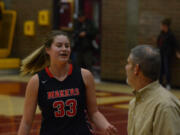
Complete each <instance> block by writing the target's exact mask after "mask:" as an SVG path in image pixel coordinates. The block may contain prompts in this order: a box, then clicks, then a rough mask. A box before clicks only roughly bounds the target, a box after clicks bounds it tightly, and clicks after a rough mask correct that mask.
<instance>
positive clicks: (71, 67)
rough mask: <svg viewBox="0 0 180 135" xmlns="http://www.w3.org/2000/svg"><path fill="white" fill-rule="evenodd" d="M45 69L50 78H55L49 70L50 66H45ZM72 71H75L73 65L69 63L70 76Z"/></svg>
mask: <svg viewBox="0 0 180 135" xmlns="http://www.w3.org/2000/svg"><path fill="white" fill-rule="evenodd" d="M45 71H46V73H47V75H48V76H49V77H50V78H54V76H53V74H52V73H51V71H50V70H49V68H48V67H46V68H45ZM72 71H73V65H72V64H69V71H68V76H70V75H71V74H72Z"/></svg>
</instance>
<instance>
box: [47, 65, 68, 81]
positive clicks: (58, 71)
mask: <svg viewBox="0 0 180 135" xmlns="http://www.w3.org/2000/svg"><path fill="white" fill-rule="evenodd" d="M49 70H50V72H51V73H52V74H53V76H54V77H56V78H64V77H66V76H67V74H68V71H69V64H68V63H64V64H58V65H50V67H49Z"/></svg>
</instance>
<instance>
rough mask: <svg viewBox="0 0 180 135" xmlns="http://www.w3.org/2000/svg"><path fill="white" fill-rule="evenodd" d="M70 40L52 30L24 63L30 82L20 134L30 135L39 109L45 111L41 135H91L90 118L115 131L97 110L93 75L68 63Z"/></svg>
mask: <svg viewBox="0 0 180 135" xmlns="http://www.w3.org/2000/svg"><path fill="white" fill-rule="evenodd" d="M70 53H71V47H70V40H69V38H68V36H67V35H66V33H64V32H61V31H53V32H52V33H51V34H50V36H49V37H48V38H47V40H46V42H45V44H44V45H43V46H41V47H40V48H39V49H37V50H36V51H35V52H33V53H32V54H31V55H30V56H28V57H27V58H26V59H25V60H23V64H22V67H21V71H22V73H23V74H29V73H30V74H34V75H33V76H32V78H31V79H30V80H29V82H28V85H27V89H26V97H25V104H24V114H23V117H22V121H21V124H20V127H19V131H18V135H28V134H29V132H30V129H31V125H32V122H33V118H34V115H35V111H36V107H37V105H39V108H40V110H41V111H42V123H41V129H40V135H92V133H91V131H90V128H89V125H88V122H87V118H86V110H87V114H88V116H89V119H90V120H91V121H92V123H94V124H95V125H96V126H97V127H98V128H99V129H100V130H102V131H103V132H104V133H105V134H106V135H115V134H116V133H117V130H116V128H115V127H114V126H113V125H111V124H110V123H109V122H108V121H107V120H106V118H105V117H104V116H103V115H102V114H101V113H100V112H99V111H98V108H97V103H96V95H95V85H94V79H93V76H92V74H91V73H90V72H89V71H88V70H86V69H82V68H78V67H76V66H73V65H72V64H70V63H69V57H70Z"/></svg>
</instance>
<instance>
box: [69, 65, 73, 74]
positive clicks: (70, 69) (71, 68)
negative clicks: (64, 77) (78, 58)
mask: <svg viewBox="0 0 180 135" xmlns="http://www.w3.org/2000/svg"><path fill="white" fill-rule="evenodd" d="M72 71H73V65H72V64H70V65H69V72H68V75H71V74H72Z"/></svg>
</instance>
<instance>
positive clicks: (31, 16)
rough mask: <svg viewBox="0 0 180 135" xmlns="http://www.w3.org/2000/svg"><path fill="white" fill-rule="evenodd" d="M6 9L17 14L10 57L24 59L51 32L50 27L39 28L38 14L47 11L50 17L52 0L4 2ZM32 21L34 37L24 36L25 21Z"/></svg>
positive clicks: (5, 0) (11, 0)
mask: <svg viewBox="0 0 180 135" xmlns="http://www.w3.org/2000/svg"><path fill="white" fill-rule="evenodd" d="M4 2H5V5H6V8H8V9H13V10H15V11H16V12H17V22H16V29H15V36H14V41H13V47H12V52H11V56H10V57H19V58H24V57H25V56H27V55H28V54H29V53H30V52H32V51H33V50H34V49H36V48H38V47H40V46H41V45H42V42H43V39H44V36H45V35H46V33H47V32H49V31H50V30H51V26H50V25H49V26H40V25H39V24H38V12H39V11H40V10H49V11H50V17H51V11H52V0H45V1H44V0H25V1H24V0H10V1H9V0H4ZM28 20H32V21H34V23H35V25H34V28H35V35H34V36H25V35H24V23H25V21H28Z"/></svg>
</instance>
